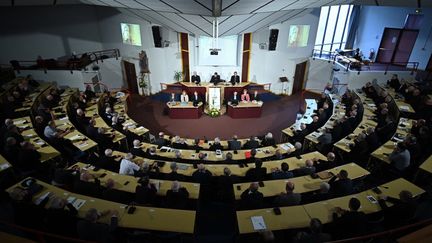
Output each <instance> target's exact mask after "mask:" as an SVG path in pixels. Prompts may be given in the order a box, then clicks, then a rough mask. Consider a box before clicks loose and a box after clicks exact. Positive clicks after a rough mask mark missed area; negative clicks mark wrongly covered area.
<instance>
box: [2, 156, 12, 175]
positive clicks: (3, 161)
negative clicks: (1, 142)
mask: <svg viewBox="0 0 432 243" xmlns="http://www.w3.org/2000/svg"><path fill="white" fill-rule="evenodd" d="M10 167H12V165H11V164H10V163H9V162H8V161H7V160H6V159H5V157H3V156H2V155H1V154H0V172H2V171H4V170H6V169H8V168H10Z"/></svg>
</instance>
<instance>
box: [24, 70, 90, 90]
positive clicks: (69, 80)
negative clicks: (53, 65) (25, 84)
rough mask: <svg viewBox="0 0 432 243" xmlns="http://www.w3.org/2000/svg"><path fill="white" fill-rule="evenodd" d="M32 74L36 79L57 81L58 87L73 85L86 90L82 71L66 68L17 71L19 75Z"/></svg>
mask: <svg viewBox="0 0 432 243" xmlns="http://www.w3.org/2000/svg"><path fill="white" fill-rule="evenodd" d="M29 74H31V75H32V76H33V78H34V79H35V80H43V81H46V82H55V83H57V86H58V87H73V88H79V89H81V90H84V88H85V85H84V81H83V74H82V72H81V71H73V72H72V73H71V72H70V71H66V70H49V71H47V72H46V73H45V72H44V71H43V70H22V71H20V73H16V76H17V77H20V76H22V77H25V76H27V75H29Z"/></svg>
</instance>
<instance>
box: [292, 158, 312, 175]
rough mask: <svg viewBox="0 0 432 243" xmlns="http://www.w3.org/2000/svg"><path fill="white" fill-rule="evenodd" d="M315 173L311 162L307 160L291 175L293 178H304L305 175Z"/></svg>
mask: <svg viewBox="0 0 432 243" xmlns="http://www.w3.org/2000/svg"><path fill="white" fill-rule="evenodd" d="M315 171H316V169H315V167H314V164H313V161H312V160H310V159H308V160H306V162H305V166H303V167H300V168H298V169H295V170H294V171H293V173H294V175H295V176H305V175H311V174H313V173H315Z"/></svg>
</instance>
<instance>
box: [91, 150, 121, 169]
mask: <svg viewBox="0 0 432 243" xmlns="http://www.w3.org/2000/svg"><path fill="white" fill-rule="evenodd" d="M112 152H113V151H112V150H111V149H106V150H105V151H104V154H103V155H101V156H100V157H99V159H98V160H96V161H95V163H94V166H96V167H99V168H102V169H105V170H109V171H113V172H118V171H119V169H120V162H119V161H117V160H116V158H115V157H114V156H113V154H112Z"/></svg>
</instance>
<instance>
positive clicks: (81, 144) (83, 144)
mask: <svg viewBox="0 0 432 243" xmlns="http://www.w3.org/2000/svg"><path fill="white" fill-rule="evenodd" d="M87 145H89V144H88V143H86V142H84V143H80V144H78V148H83V147H85V146H87Z"/></svg>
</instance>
